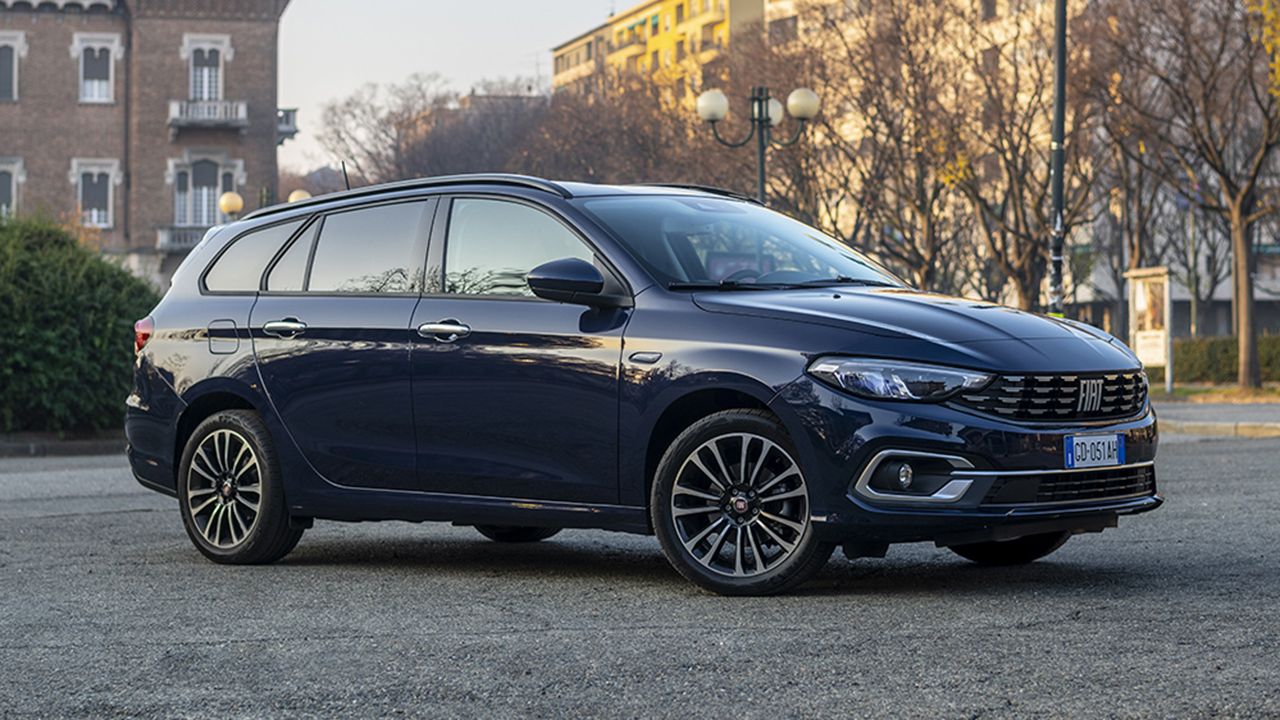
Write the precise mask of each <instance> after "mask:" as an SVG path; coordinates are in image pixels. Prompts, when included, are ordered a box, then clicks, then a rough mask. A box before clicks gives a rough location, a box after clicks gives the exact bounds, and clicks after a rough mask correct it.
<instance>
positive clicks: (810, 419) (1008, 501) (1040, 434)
mask: <svg viewBox="0 0 1280 720" xmlns="http://www.w3.org/2000/svg"><path fill="white" fill-rule="evenodd" d="M772 407H773V409H774V410H775V412H777V413H778V414H779V416H781V417H782V418H783V420H784V422H785V423H786V424H787V425H788V427H789V428H790V429H791V431H792V432H791V435H792V438H793V439H794V440H795V442H796V445H797V448H796V449H797V451H798V452H799V453H800V455H801V456H802V457H803V461H804V467H806V469H807V475H809V486H810V488H809V490H810V503H811V517H812V520H813V522H814V526H815V529H816V532H818V533H819V534H820V536H822V537H824V538H825V539H828V540H831V541H834V542H848V541H856V542H867V543H893V542H910V541H921V540H930V541H934V542H938V543H940V544H958V543H962V542H980V541H983V540H988V539H1006V538H1011V537H1019V536H1022V535H1028V534H1034V533H1036V532H1051V531H1057V530H1072V531H1080V532H1087V531H1098V530H1102V529H1104V528H1105V527H1113V526H1114V525H1115V523H1116V519H1117V518H1118V517H1119V516H1120V515H1127V514H1134V513H1140V512H1146V511H1149V510H1154V509H1155V508H1157V507H1159V506H1160V504H1161V503H1162V500H1161V498H1160V497H1159V496H1158V495H1157V494H1156V491H1155V477H1154V474H1155V469H1154V461H1155V455H1156V446H1157V443H1158V437H1157V430H1156V418H1155V414H1154V412H1153V411H1152V410H1151V408H1150V406H1149V405H1148V407H1146V408H1144V410H1143V411H1142V412H1141V413H1140V414H1139V415H1137V416H1135V417H1133V418H1129V419H1126V420H1123V421H1120V422H1106V423H1092V424H1073V425H1047V424H1036V425H1031V424H1019V423H1013V422H1009V421H1007V420H1003V419H1000V418H994V417H988V416H985V415H981V414H978V413H976V412H974V411H971V410H966V409H963V408H958V407H953V406H949V405H946V404H921V403H902V402H880V401H867V400H862V399H859V398H855V397H852V396H850V395H846V394H844V393H840V392H837V391H835V390H833V389H831V388H828V387H826V386H825V385H822V384H820V383H817V382H815V381H812V380H810V379H809V378H807V377H805V378H801V379H799V380H797V381H796V382H794V383H792V384H791V385H789V386H787V387H786V388H785V389H784V390H783V391H782V392H781V393H779V395H778V396H777V397H776V398H775V399H774V401H773V403H772ZM1101 433H1116V434H1122V435H1124V437H1125V445H1126V452H1125V455H1126V457H1125V459H1124V462H1125V465H1124V466H1121V467H1119V468H1107V469H1095V470H1087V471H1079V472H1081V473H1091V475H1078V476H1074V475H1073V473H1074V472H1075V471H1066V470H1064V468H1063V447H1064V445H1063V443H1064V441H1065V438H1066V437H1067V436H1070V435H1078V434H1101ZM903 456H919V457H920V458H924V459H929V458H932V459H934V460H935V461H936V460H937V459H939V458H945V459H947V460H946V462H947V463H948V464H949V465H950V467H948V468H947V472H948V473H949V474H946V473H942V474H944V475H945V477H943V478H942V479H940V480H939V481H938V482H937V483H936V484H935V486H934V487H932V488H931V489H930V491H929V493H928V494H929V495H934V496H935V497H931V498H930V497H923V496H921V497H912V496H904V495H902V494H893V493H892V492H878V491H877V490H876V488H875V487H873V486H871V485H870V476H871V473H872V472H873V471H874V470H875V469H876V467H877V465H878V464H880V463H883V462H885V461H886V460H887V459H892V458H897V457H903ZM1130 476H1132V477H1130ZM1139 480H1141V482H1139ZM1078 481H1087V482H1078ZM1108 483H1112V484H1108ZM1073 487H1085V488H1089V492H1083V493H1078V494H1073V492H1072V491H1070V490H1069V489H1070V488H1073ZM1062 488H1068V490H1061V489H1062ZM1112 489H1114V491H1112ZM1044 498H1053V499H1051V500H1047V501H1046V500H1044ZM1064 498H1065V499H1064ZM1078 498H1083V499H1078Z"/></svg>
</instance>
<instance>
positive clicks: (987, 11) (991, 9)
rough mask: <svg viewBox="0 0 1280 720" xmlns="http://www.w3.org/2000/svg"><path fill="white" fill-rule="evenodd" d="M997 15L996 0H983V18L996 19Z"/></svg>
mask: <svg viewBox="0 0 1280 720" xmlns="http://www.w3.org/2000/svg"><path fill="white" fill-rule="evenodd" d="M995 17H996V0H982V19H983V20H994V19H995Z"/></svg>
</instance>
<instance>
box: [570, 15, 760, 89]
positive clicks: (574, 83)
mask: <svg viewBox="0 0 1280 720" xmlns="http://www.w3.org/2000/svg"><path fill="white" fill-rule="evenodd" d="M767 4H768V0H648V1H647V2H642V3H640V4H638V5H636V6H634V7H632V8H630V9H629V10H626V11H624V12H620V13H617V14H615V15H612V16H611V17H610V18H609V19H608V20H606V21H605V22H604V23H602V24H601V25H598V26H596V27H594V28H592V29H590V30H588V31H586V32H584V33H582V34H580V35H578V36H576V37H574V38H573V39H572V40H569V41H568V42H565V43H563V44H561V45H559V46H557V47H555V48H554V49H553V50H552V57H553V67H554V73H555V74H554V75H553V77H552V86H553V87H554V88H555V90H556V91H557V92H559V91H562V90H575V91H579V92H591V91H594V90H596V89H598V88H599V86H600V83H601V82H603V81H604V80H605V79H606V78H607V77H608V76H609V75H611V74H616V73H622V72H633V73H640V74H647V75H650V76H653V77H655V78H657V79H659V80H660V81H663V82H668V83H672V84H674V85H677V86H683V85H684V83H685V82H686V79H687V77H688V74H689V71H690V69H691V68H693V67H697V66H699V65H701V64H703V63H706V62H709V61H710V60H712V59H714V58H715V56H716V53H717V52H718V51H719V50H720V49H721V48H723V47H725V46H726V45H727V44H728V43H729V42H730V40H731V37H732V34H733V33H734V32H735V31H741V30H742V29H744V28H747V27H751V26H757V27H758V26H759V25H760V24H761V23H763V21H764V18H765V6H766V5H767Z"/></svg>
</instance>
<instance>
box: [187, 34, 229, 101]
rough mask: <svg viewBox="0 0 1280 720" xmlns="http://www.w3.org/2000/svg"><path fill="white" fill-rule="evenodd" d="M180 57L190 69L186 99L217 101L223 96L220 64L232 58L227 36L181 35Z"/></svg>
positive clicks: (222, 74)
mask: <svg viewBox="0 0 1280 720" xmlns="http://www.w3.org/2000/svg"><path fill="white" fill-rule="evenodd" d="M180 54H181V57H182V59H184V60H186V61H187V63H188V67H189V70H190V83H189V85H190V87H189V92H188V95H189V96H190V97H188V98H187V99H189V100H221V99H222V98H223V97H224V94H223V89H224V87H223V85H224V72H223V70H224V68H223V65H224V63H227V62H230V61H231V60H234V59H235V49H234V48H233V47H232V46H231V36H230V35H198V34H193V33H187V34H185V35H183V36H182V51H181V53H180Z"/></svg>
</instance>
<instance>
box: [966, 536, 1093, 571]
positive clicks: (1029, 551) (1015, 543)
mask: <svg viewBox="0 0 1280 720" xmlns="http://www.w3.org/2000/svg"><path fill="white" fill-rule="evenodd" d="M1070 537H1071V533H1070V532H1056V533H1045V534H1043V535H1027V536H1026V537H1020V538H1015V539H1013V540H993V541H991V542H981V543H973V544H971V545H953V546H952V547H951V551H952V552H954V553H955V554H957V555H959V556H960V557H962V558H964V559H966V560H972V561H973V562H976V563H978V564H979V565H1026V564H1027V563H1030V562H1035V561H1036V560H1039V559H1040V558H1042V557H1044V556H1046V555H1048V554H1049V553H1052V552H1053V551H1054V550H1057V549H1058V548H1060V547H1062V545H1063V544H1064V543H1065V542H1066V541H1067V540H1068V539H1069V538H1070Z"/></svg>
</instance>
